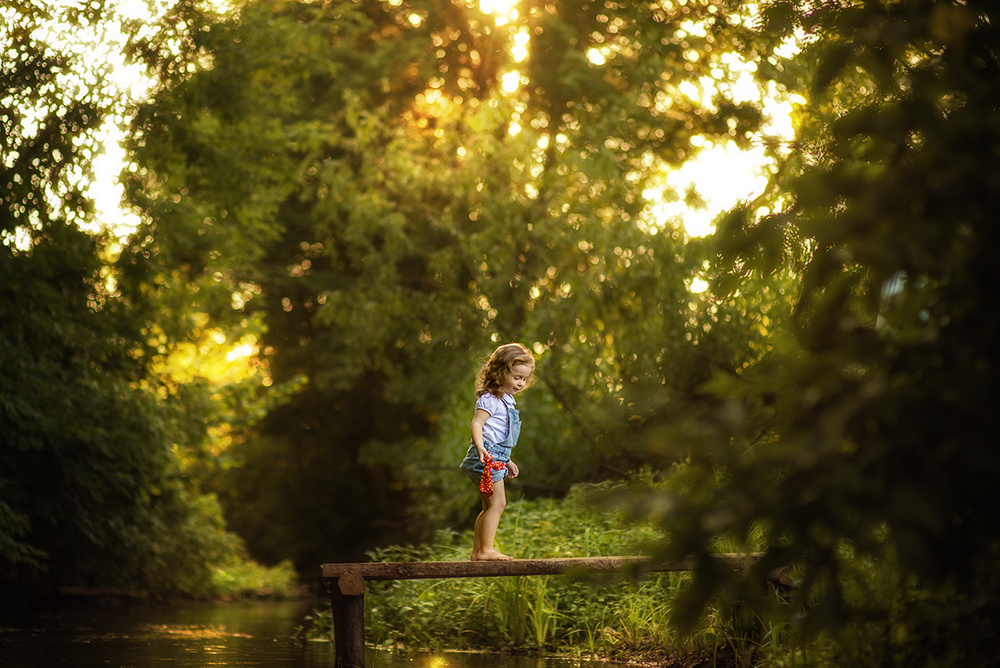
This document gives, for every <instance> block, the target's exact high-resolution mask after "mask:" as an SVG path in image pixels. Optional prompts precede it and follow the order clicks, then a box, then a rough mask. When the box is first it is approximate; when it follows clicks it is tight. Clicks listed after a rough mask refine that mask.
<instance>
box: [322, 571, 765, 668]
mask: <svg viewBox="0 0 1000 668" xmlns="http://www.w3.org/2000/svg"><path fill="white" fill-rule="evenodd" d="M761 556H763V555H761V554H759V553H751V554H718V555H715V556H714V558H715V559H718V560H720V561H721V562H723V563H725V564H726V565H727V566H729V567H731V568H733V569H734V570H739V569H742V568H745V567H747V566H749V565H750V564H752V563H753V562H755V561H757V560H758V559H759V558H760V557H761ZM322 568H323V584H324V585H325V586H326V588H327V591H329V592H330V604H331V609H332V611H333V637H334V644H335V651H336V656H337V665H338V666H339V667H341V668H364V665H365V589H366V588H367V586H366V584H365V583H366V582H367V581H368V580H418V579H431V578H490V577H504V576H515V575H560V574H563V573H571V572H579V573H587V572H590V573H599V572H603V573H613V572H624V573H627V572H665V571H690V570H695V569H696V568H697V563H696V562H695V561H694V560H693V559H685V560H681V561H675V562H656V561H653V560H651V559H649V558H647V557H573V558H564V559H514V560H511V561H415V562H372V563H358V564H323V567H322ZM775 577H779V576H777V575H776V576H775Z"/></svg>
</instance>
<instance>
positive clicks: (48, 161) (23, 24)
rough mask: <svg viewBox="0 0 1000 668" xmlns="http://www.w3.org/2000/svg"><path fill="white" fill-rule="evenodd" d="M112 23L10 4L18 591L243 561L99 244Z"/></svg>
mask: <svg viewBox="0 0 1000 668" xmlns="http://www.w3.org/2000/svg"><path fill="white" fill-rule="evenodd" d="M112 9H113V7H112V6H111V5H110V4H108V3H103V2H91V3H80V4H78V5H70V4H67V3H61V4H58V6H56V7H52V6H50V5H48V4H46V3H41V2H29V3H25V2H16V3H10V2H5V3H3V4H2V5H0V16H2V26H3V27H2V28H0V44H2V50H3V53H4V60H3V63H2V65H0V82H2V87H0V91H2V92H0V123H2V138H3V139H2V141H3V144H2V152H3V163H2V166H0V183H2V188H0V368H2V369H3V373H2V375H0V433H2V434H3V436H2V448H0V563H2V564H3V568H2V577H0V587H2V588H3V589H4V590H7V589H20V590H26V591H27V592H28V593H31V592H36V593H37V592H45V591H49V590H52V589H56V588H58V587H64V586H84V587H114V588H119V589H121V590H127V591H131V592H148V593H164V592H173V591H177V590H185V591H191V590H192V589H194V588H196V587H197V586H198V585H200V584H203V581H204V580H205V579H206V578H207V577H208V575H209V564H210V562H211V560H212V559H213V558H217V557H219V556H221V555H229V554H231V553H232V552H234V551H237V550H238V542H234V541H235V537H233V536H232V535H231V534H226V533H225V531H224V528H223V527H222V524H221V517H220V515H219V513H218V510H217V509H215V511H214V513H213V508H212V504H211V500H210V499H209V498H207V497H200V496H197V495H195V494H192V493H191V491H190V490H189V489H188V487H187V486H186V484H185V482H184V480H183V478H182V477H181V475H180V471H179V470H178V467H177V462H176V461H175V460H174V458H173V456H172V454H171V446H172V445H173V444H174V443H175V442H176V441H175V440H174V436H175V435H174V433H173V426H174V424H175V422H174V421H175V420H177V418H178V415H177V412H178V410H179V408H180V407H179V406H178V405H177V404H176V403H174V402H171V401H170V400H169V399H168V398H166V397H163V396H161V395H160V394H159V393H158V391H157V390H159V389H162V388H160V387H158V386H157V383H156V379H155V377H154V376H153V375H152V374H151V372H150V367H149V363H150V359H151V358H150V356H149V355H148V354H146V353H148V347H147V331H148V330H147V329H146V325H147V323H148V321H147V320H146V319H145V315H146V314H147V309H148V308H149V302H148V300H146V299H145V298H144V296H143V295H142V294H141V293H138V292H134V291H133V290H132V287H133V286H134V284H133V283H129V281H128V280H126V279H125V278H124V277H123V276H122V275H118V274H116V273H115V272H114V271H113V268H112V266H111V261H110V260H109V254H111V253H112V252H113V251H112V249H113V244H112V241H111V239H109V237H108V236H107V235H106V234H103V233H94V232H88V231H86V229H85V228H86V227H92V224H93V222H94V221H93V204H92V203H91V202H90V200H89V199H88V197H87V196H86V195H85V191H86V187H87V185H89V179H90V178H91V166H92V163H93V159H94V157H95V155H96V154H97V152H98V151H99V139H98V137H97V136H96V130H97V128H98V127H99V126H100V125H101V124H102V123H103V122H104V121H105V119H106V118H108V117H109V116H110V115H113V114H117V113H121V107H120V104H121V100H120V99H119V98H117V97H116V94H117V93H116V91H115V89H114V87H113V86H112V85H111V84H110V83H109V82H108V79H107V77H108V71H107V67H106V65H105V64H102V62H103V61H102V60H101V59H90V58H87V57H85V54H86V53H87V51H88V50H93V49H96V48H97V47H98V46H100V45H99V44H98V43H97V41H96V39H97V38H96V37H94V35H95V34H96V33H100V32H101V30H102V29H104V28H107V27H108V26H110V25H114V22H115V21H116V15H115V14H114V13H113V11H112ZM90 39H93V40H95V41H93V42H91V41H88V40H90ZM118 279H121V280H118Z"/></svg>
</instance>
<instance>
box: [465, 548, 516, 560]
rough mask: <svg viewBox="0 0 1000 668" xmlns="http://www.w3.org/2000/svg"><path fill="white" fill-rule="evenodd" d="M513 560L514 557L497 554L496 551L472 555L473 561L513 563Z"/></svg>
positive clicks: (501, 553)
mask: <svg viewBox="0 0 1000 668" xmlns="http://www.w3.org/2000/svg"><path fill="white" fill-rule="evenodd" d="M513 559H514V557H511V556H509V555H506V554H504V553H503V552H497V551H496V550H490V551H489V552H473V553H472V561H511V560H513Z"/></svg>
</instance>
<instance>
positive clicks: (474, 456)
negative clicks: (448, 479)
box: [460, 441, 513, 485]
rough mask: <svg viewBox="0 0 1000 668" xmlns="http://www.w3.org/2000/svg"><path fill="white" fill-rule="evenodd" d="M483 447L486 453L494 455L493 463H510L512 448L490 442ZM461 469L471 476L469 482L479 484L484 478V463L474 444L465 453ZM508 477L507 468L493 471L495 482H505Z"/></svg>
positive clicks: (486, 442)
mask: <svg viewBox="0 0 1000 668" xmlns="http://www.w3.org/2000/svg"><path fill="white" fill-rule="evenodd" d="M483 447H485V448H486V452H488V453H490V454H491V455H493V461H495V462H509V461H510V452H511V450H513V448H511V447H507V446H505V445H503V444H498V443H490V442H489V441H484V442H483ZM460 468H461V469H462V470H463V471H464V472H465V475H467V476H469V480H471V481H472V482H474V483H476V484H477V485H478V484H479V481H480V480H482V477H483V463H482V462H480V461H479V452H478V451H477V450H476V446H475V444H474V443H471V442H470V443H469V450H468V452H466V453H465V459H463V460H462V464H461V465H460ZM506 475H507V467H506V466H505V467H503V468H502V469H500V470H499V471H497V470H496V469H494V470H493V482H497V481H499V480H503V478H504V477H505V476H506Z"/></svg>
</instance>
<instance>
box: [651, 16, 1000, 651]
mask: <svg viewBox="0 0 1000 668" xmlns="http://www.w3.org/2000/svg"><path fill="white" fill-rule="evenodd" d="M997 18H998V17H997V14H996V9H995V7H994V6H993V5H990V4H989V3H981V2H969V3H961V4H952V3H948V2H922V1H912V2H910V1H906V2H898V3H864V4H855V3H848V2H844V3H839V2H838V3H826V4H823V5H811V4H810V5H792V4H788V3H773V4H771V5H769V6H768V7H767V8H766V9H765V12H764V21H763V24H762V26H763V27H762V30H763V31H764V32H766V33H770V35H771V36H772V37H777V38H781V37H783V36H785V35H790V34H791V33H792V31H793V30H794V29H801V30H803V31H804V34H805V35H806V38H805V39H804V43H805V46H804V48H803V51H802V53H801V54H800V55H798V56H796V58H795V60H796V62H797V65H796V64H794V63H793V64H792V65H791V66H790V67H787V68H786V69H785V70H784V75H785V76H789V77H790V79H793V78H794V77H793V76H792V75H794V74H795V73H797V72H798V73H806V74H808V76H809V77H810V79H809V80H808V81H803V88H802V91H803V94H804V95H806V96H807V97H808V103H807V104H806V105H805V107H804V108H803V110H802V111H801V117H800V118H801V122H800V126H799V127H800V129H799V132H800V134H799V137H798V141H797V147H796V151H795V155H794V156H793V157H792V158H791V161H792V163H791V164H793V165H796V167H795V168H793V169H790V170H789V172H788V173H787V176H788V179H787V181H785V182H784V183H782V184H780V186H779V187H780V188H781V189H780V190H779V192H780V193H783V194H784V195H785V197H786V198H787V200H786V201H787V205H786V206H785V207H784V208H783V209H782V210H780V211H778V212H776V213H774V212H771V213H764V214H761V213H758V212H756V211H755V210H754V209H753V208H752V207H744V208H741V209H737V210H736V211H734V212H732V213H731V214H730V216H729V217H728V219H727V221H726V223H725V225H724V227H723V229H722V230H720V233H719V243H720V248H721V249H722V252H723V256H722V258H721V259H720V262H725V263H727V264H728V265H729V266H730V267H731V271H732V273H733V275H734V276H735V277H737V279H738V280H747V279H748V278H750V277H752V276H760V275H767V274H768V273H769V272H772V271H774V270H775V269H776V268H780V267H782V266H788V265H785V264H784V263H788V264H789V265H791V264H794V263H795V262H801V264H802V267H803V269H802V274H801V281H800V285H799V290H798V296H797V301H796V303H795V305H794V309H793V311H792V315H791V317H790V319H789V322H788V328H787V331H786V332H785V334H783V335H781V336H779V337H778V340H777V342H776V343H775V347H774V350H773V352H772V353H771V354H769V355H767V356H765V357H764V358H763V359H761V360H760V361H759V362H757V363H755V364H753V365H752V366H751V367H750V368H748V369H747V370H746V371H745V372H743V373H741V374H739V375H738V376H737V377H735V378H730V379H725V380H719V381H718V382H716V384H715V385H714V390H715V393H716V396H718V398H719V400H720V401H721V402H722V406H721V408H720V409H719V411H718V413H717V415H716V419H715V420H714V421H712V422H711V423H707V422H704V421H703V422H700V423H699V424H698V425H697V428H696V429H695V430H694V431H691V432H687V435H688V436H689V437H690V438H691V439H692V440H689V441H688V443H689V444H690V448H689V451H690V452H691V453H692V454H693V456H694V457H695V459H696V462H697V463H698V464H700V466H695V467H693V468H692V470H691V471H690V472H689V474H688V475H686V476H683V477H682V478H680V479H679V481H678V482H679V486H678V490H675V491H673V492H671V493H669V494H668V499H666V500H665V499H662V498H661V499H660V501H659V503H658V505H659V507H665V506H669V507H671V508H672V509H673V510H672V512H671V514H670V516H669V517H664V518H663V519H664V525H665V526H666V527H667V528H668V530H669V531H670V532H671V542H670V544H669V546H664V552H663V553H664V554H665V555H672V554H682V553H689V552H692V553H696V554H699V555H705V554H706V553H707V551H708V549H709V546H710V545H711V542H712V540H713V538H714V537H716V536H719V535H724V534H725V535H735V536H743V535H746V533H747V532H748V531H750V530H751V529H752V528H753V527H757V528H758V529H761V530H763V531H764V532H765V533H766V535H767V536H768V537H769V539H770V540H771V541H772V543H773V545H774V547H773V549H771V550H770V551H769V553H768V557H767V558H766V559H765V560H764V561H763V562H762V563H761V564H760V568H759V569H757V570H755V571H754V572H753V573H749V574H747V575H748V578H742V577H739V576H730V574H727V573H722V572H719V571H717V570H714V569H711V568H709V569H706V570H705V571H704V572H699V580H698V586H697V587H696V588H695V589H694V590H693V598H692V600H693V601H695V604H696V605H695V608H697V607H698V605H700V604H701V603H702V602H704V601H705V600H707V597H709V596H710V595H711V594H712V593H714V592H717V591H720V590H722V591H730V592H733V591H736V589H735V587H737V586H738V584H737V583H742V585H743V587H744V589H742V590H740V591H743V592H744V593H746V594H747V595H748V596H749V595H751V594H750V592H752V591H753V585H752V583H751V582H750V580H752V579H753V578H756V577H760V575H761V573H760V570H766V569H768V568H772V567H775V566H777V565H779V564H794V565H796V566H797V567H798V568H799V569H800V575H801V579H800V584H799V589H798V592H797V595H796V601H797V603H798V607H796V608H795V609H796V610H798V611H799V612H801V613H802V615H803V616H804V619H805V620H806V623H807V627H809V628H813V629H817V628H826V629H837V628H842V625H843V624H844V623H845V622H847V621H859V624H861V623H862V622H863V624H862V625H868V627H869V628H877V629H888V628H893V629H895V630H894V632H893V633H892V634H889V633H886V635H885V636H884V637H887V638H892V640H890V641H889V644H890V645H895V646H894V647H889V648H888V649H887V648H886V647H884V646H883V647H882V650H884V651H886V652H891V656H892V657H893V659H892V660H899V659H900V658H901V657H906V656H920V657H921V660H924V659H923V657H924V656H935V657H938V658H941V657H948V658H949V660H958V658H959V657H962V656H964V657H965V660H967V661H968V662H970V663H976V662H977V661H980V660H982V659H983V658H984V657H989V656H991V653H992V652H993V649H992V644H991V643H992V640H989V637H990V636H991V635H992V632H987V631H986V629H987V628H988V627H987V626H986V625H987V624H989V623H991V622H990V621H989V620H994V619H995V617H996V610H997V607H996V606H997V601H998V590H997V584H998V581H997V578H996V558H997V547H998V542H997V540H998V536H1000V532H998V528H1000V527H998V524H997V521H996V518H995V516H994V514H993V513H991V512H984V509H986V508H990V507H992V503H993V502H992V498H991V497H992V481H993V480H995V479H996V476H997V474H998V472H1000V471H998V467H1000V457H998V455H997V452H996V451H995V449H994V448H991V447H990V446H989V445H988V444H989V443H991V442H992V439H993V434H994V433H995V427H996V424H995V418H994V417H993V416H994V415H995V412H994V411H993V409H992V408H991V406H990V402H991V398H992V397H993V396H995V391H996V377H997V357H996V345H995V341H996V337H997V327H998V322H997V315H996V312H995V310H994V309H991V308H989V307H988V305H989V304H990V303H991V301H992V299H993V295H994V294H995V291H996V290H997V287H998V282H997V281H998V273H997V269H996V263H995V260H994V258H993V256H994V254H995V252H996V244H997V237H996V224H995V215H994V213H993V212H994V211H995V210H996V207H997V204H998V196H1000V189H998V185H997V181H996V179H995V178H994V177H993V170H992V168H991V165H992V164H993V163H994V162H995V155H994V146H995V145H996V138H997V131H998V128H1000V116H998V114H1000V104H998V102H1000V87H998V85H997V81H998V80H1000V79H998V78H997V74H998V66H1000V62H998V57H997V56H998V54H997V51H996V44H997V43H998V42H997V32H996V31H997ZM772 211H773V209H772ZM793 249H794V250H795V253H794V254H792V253H790V250H793ZM731 284H732V283H731ZM723 444H724V445H723ZM705 453H708V456H703V455H704V454H705ZM720 469H721V470H722V471H724V475H723V477H722V483H721V484H717V479H718V476H717V471H718V470H720ZM680 485H684V486H687V490H686V491H683V492H682V491H680ZM866 564H869V566H868V567H870V568H877V569H879V570H878V573H879V574H880V578H881V580H880V582H879V586H878V587H876V588H875V589H871V588H868V589H865V590H864V591H858V590H857V589H856V588H852V587H851V581H852V579H853V580H854V581H855V587H856V584H857V578H858V577H860V576H859V575H858V573H859V571H860V570H863V568H865V565H866ZM915 586H919V587H922V589H920V590H919V592H918V593H916V594H913V598H912V599H908V598H907V596H910V595H911V594H912V593H913V589H912V588H913V587H915ZM730 587H732V588H733V589H727V588H730ZM889 590H891V591H892V592H893V593H892V595H882V593H883V592H885V591H889ZM921 597H924V598H925V599H926V598H927V597H930V599H929V600H932V601H933V602H934V605H933V607H934V610H933V612H931V611H930V610H929V609H928V608H927V606H926V605H925V604H922V603H920V599H921ZM690 611H691V608H684V609H683V611H682V614H686V613H689V612H690ZM874 635H877V634H871V635H869V636H868V637H867V640H866V641H865V642H866V643H873V642H874V641H873V640H872V638H873V637H874ZM871 646H875V647H877V646H878V645H877V643H876V644H874V645H871ZM871 646H870V645H864V646H863V647H866V648H869V649H870V647H871ZM869 649H861V650H860V651H861V652H862V653H865V652H868V651H869ZM883 656H885V655H883V654H881V653H879V652H878V651H870V653H868V655H867V656H866V657H863V658H865V660H869V661H872V662H877V661H879V660H881V659H880V657H883ZM858 658H859V659H860V658H862V657H858Z"/></svg>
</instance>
